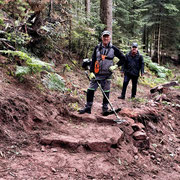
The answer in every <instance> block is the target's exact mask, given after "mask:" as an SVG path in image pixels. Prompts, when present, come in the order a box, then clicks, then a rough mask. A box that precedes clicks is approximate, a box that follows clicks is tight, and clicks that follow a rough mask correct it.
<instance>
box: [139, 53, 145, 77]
mask: <svg viewBox="0 0 180 180" xmlns="http://www.w3.org/2000/svg"><path fill="white" fill-rule="evenodd" d="M140 62H141V75H142V74H144V59H143V56H142V55H140Z"/></svg>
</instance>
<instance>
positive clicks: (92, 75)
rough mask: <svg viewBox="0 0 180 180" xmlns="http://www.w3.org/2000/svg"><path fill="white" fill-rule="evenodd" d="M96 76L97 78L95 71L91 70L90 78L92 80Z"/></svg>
mask: <svg viewBox="0 0 180 180" xmlns="http://www.w3.org/2000/svg"><path fill="white" fill-rule="evenodd" d="M95 78H96V76H95V74H94V73H93V72H91V73H90V75H89V79H90V80H91V79H95Z"/></svg>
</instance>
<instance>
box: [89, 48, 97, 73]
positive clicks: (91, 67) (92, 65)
mask: <svg viewBox="0 0 180 180" xmlns="http://www.w3.org/2000/svg"><path fill="white" fill-rule="evenodd" d="M97 48H98V46H96V47H95V48H94V52H93V54H92V62H91V66H90V72H94V65H95V62H96V50H97Z"/></svg>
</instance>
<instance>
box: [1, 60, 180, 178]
mask: <svg viewBox="0 0 180 180" xmlns="http://www.w3.org/2000/svg"><path fill="white" fill-rule="evenodd" d="M1 58H2V57H1ZM0 69H1V71H0V82H1V83H0V122H1V126H0V179H2V180H4V179H20V180H23V179H24V180H25V179H27V180H31V179H32V180H35V179H37V180H40V179H50V180H51V179H52V180H55V179H57V180H59V179H68V180H70V179H72V180H81V179H82V180H88V179H94V180H95V179H96V180H99V179H107V180H134V179H135V180H151V179H157V180H179V179H180V90H179V89H176V88H173V87H170V88H166V89H165V90H164V91H163V93H162V94H157V93H155V94H150V88H149V87H146V86H142V85H138V92H137V98H136V99H134V100H131V99H130V98H129V97H130V91H131V85H129V87H128V90H127V97H126V99H125V100H119V99H118V98H117V97H118V96H119V95H120V92H121V89H120V88H119V87H118V86H117V85H116V83H114V81H113V83H112V86H111V87H112V88H111V95H110V101H111V102H112V104H113V106H114V107H115V108H118V107H120V108H121V111H120V112H119V113H118V116H119V117H120V118H121V119H125V120H126V122H125V123H122V124H117V123H116V122H114V121H113V120H115V119H116V116H115V115H110V116H107V117H103V116H101V103H102V93H101V92H100V90H98V91H97V92H96V94H95V99H94V105H93V109H92V113H91V114H83V115H79V114H78V113H77V112H76V110H77V109H78V108H80V107H83V105H84V103H85V92H84V90H86V89H87V88H88V84H89V82H88V80H87V79H86V77H85V74H84V73H83V72H82V71H81V70H78V69H77V70H76V71H69V72H66V71H65V72H64V73H63V74H62V76H63V77H64V78H65V79H66V82H67V87H68V88H70V89H71V90H72V91H71V93H70V92H66V93H58V92H50V91H48V90H47V89H45V88H43V87H42V86H41V85H40V83H39V78H38V77H27V78H26V80H25V81H24V82H23V83H20V82H19V81H18V80H17V79H15V78H14V77H12V76H9V75H7V70H6V69H5V68H2V67H0ZM56 71H59V72H61V71H62V70H61V67H57V69H56ZM115 73H116V74H118V72H117V71H116V72H115Z"/></svg>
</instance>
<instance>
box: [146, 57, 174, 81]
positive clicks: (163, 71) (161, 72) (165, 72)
mask: <svg viewBox="0 0 180 180" xmlns="http://www.w3.org/2000/svg"><path fill="white" fill-rule="evenodd" d="M144 62H145V65H146V66H147V67H148V68H149V69H150V70H151V71H152V72H155V74H156V75H157V76H158V77H159V78H171V77H172V76H173V74H172V71H171V70H170V69H168V68H165V67H164V66H160V65H159V64H157V63H154V62H152V61H151V58H150V57H149V56H145V55H144Z"/></svg>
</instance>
